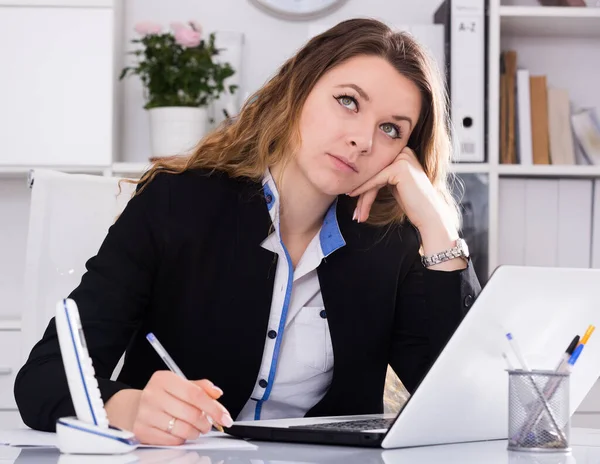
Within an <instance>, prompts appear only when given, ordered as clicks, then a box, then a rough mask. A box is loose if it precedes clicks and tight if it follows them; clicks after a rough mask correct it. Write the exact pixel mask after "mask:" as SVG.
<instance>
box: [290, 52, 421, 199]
mask: <svg viewBox="0 0 600 464" xmlns="http://www.w3.org/2000/svg"><path fill="white" fill-rule="evenodd" d="M420 111H421V95H420V92H419V89H418V88H417V86H416V85H415V84H414V83H413V82H412V81H410V80H409V79H407V78H406V77H404V76H402V75H401V74H400V73H398V71H396V69H395V68H394V67H392V65H391V64H389V63H388V62H387V61H386V60H384V59H383V58H380V57H376V56H357V57H354V58H352V59H350V60H348V61H346V62H344V63H342V64H341V65H338V66H336V67H335V68H333V69H331V70H330V71H328V72H327V73H326V74H325V75H323V77H322V78H321V79H320V80H319V81H318V82H317V83H316V85H315V86H314V88H313V89H312V91H311V92H310V94H309V95H308V97H307V100H306V102H305V104H304V107H303V109H302V114H301V117H300V134H301V137H302V143H301V146H300V148H299V150H298V152H297V156H296V157H295V158H294V161H293V162H295V163H296V164H297V166H298V168H299V171H300V173H301V174H302V175H304V176H305V177H306V179H307V180H308V181H309V182H310V183H311V184H312V185H313V186H314V187H315V188H316V189H317V190H319V191H321V192H323V193H325V194H327V195H339V194H343V193H348V192H350V191H352V190H353V189H354V188H356V187H358V186H359V185H361V184H363V183H364V182H366V181H367V180H369V179H370V178H371V177H373V176H374V175H376V174H377V173H379V172H380V171H381V170H382V169H384V168H385V167H387V166H388V165H389V164H391V163H392V162H393V161H394V159H395V158H396V156H397V155H398V154H399V153H400V152H401V151H402V150H403V149H404V147H405V146H406V143H407V141H408V139H409V137H410V134H411V132H412V130H413V128H414V125H415V124H416V123H417V120H418V117H419V114H420Z"/></svg>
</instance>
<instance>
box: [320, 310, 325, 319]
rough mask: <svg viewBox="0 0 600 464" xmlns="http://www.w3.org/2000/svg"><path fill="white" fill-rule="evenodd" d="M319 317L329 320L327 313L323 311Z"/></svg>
mask: <svg viewBox="0 0 600 464" xmlns="http://www.w3.org/2000/svg"><path fill="white" fill-rule="evenodd" d="M319 316H321V318H322V319H327V312H326V311H325V310H323V311H321V312H320V313H319Z"/></svg>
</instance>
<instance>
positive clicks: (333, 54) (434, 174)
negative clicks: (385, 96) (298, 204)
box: [132, 19, 459, 226]
mask: <svg viewBox="0 0 600 464" xmlns="http://www.w3.org/2000/svg"><path fill="white" fill-rule="evenodd" d="M359 55H371V56H378V57H381V58H384V59H385V60H387V61H388V62H389V63H390V64H391V65H392V66H394V67H395V68H396V69H397V70H398V72H399V73H400V74H402V75H403V76H405V77H407V78H409V79H410V80H412V81H413V82H414V83H415V84H416V85H417V87H418V89H419V91H420V92H421V100H422V104H421V114H420V115H419V120H418V121H417V123H416V124H415V128H414V130H413V132H412V134H411V136H410V138H409V140H408V146H409V147H410V148H412V149H413V150H414V152H415V153H416V154H417V157H418V159H419V161H420V163H421V165H422V166H423V169H424V171H425V173H426V174H427V176H428V178H429V180H430V181H431V183H432V184H433V186H434V187H435V188H436V190H437V191H438V192H439V194H440V196H441V198H443V199H444V200H445V201H446V202H447V203H448V204H449V205H450V206H451V210H452V211H453V212H454V213H455V214H454V219H455V222H456V225H457V226H458V220H459V213H458V208H457V205H456V202H455V200H454V198H453V197H452V195H451V193H450V188H449V183H448V180H449V165H450V162H451V157H452V142H451V138H450V130H449V129H450V119H449V117H448V101H447V95H446V92H445V87H444V84H443V80H442V76H441V74H440V71H439V69H438V67H437V65H436V64H435V60H434V59H432V57H431V56H430V55H429V53H428V52H427V51H426V49H424V48H423V47H422V46H421V45H420V44H419V43H418V42H417V41H416V40H415V39H414V38H413V37H412V36H411V35H410V34H408V33H406V32H394V31H392V30H391V29H390V28H389V27H388V26H387V25H385V24H384V23H382V22H380V21H377V20H374V19H350V20H346V21H343V22H340V23H339V24H337V25H336V26H334V27H332V28H330V29H329V30H327V31H325V32H323V33H322V34H320V35H317V36H315V37H313V38H312V39H310V40H309V41H308V42H307V43H306V44H305V45H304V47H302V48H301V49H300V50H299V51H298V52H297V53H296V54H295V55H294V56H292V57H291V58H290V59H288V60H287V61H286V62H285V63H284V64H283V65H282V66H281V67H280V69H279V71H278V72H277V73H276V74H275V76H274V77H272V78H271V79H270V80H269V81H268V82H267V83H266V84H265V85H264V86H263V87H262V88H261V89H259V90H258V91H257V92H255V93H254V94H253V95H252V96H251V97H250V98H248V100H247V101H246V103H245V104H244V105H243V107H242V109H241V111H240V113H239V115H237V116H236V117H235V118H234V119H230V120H227V121H225V122H224V123H223V124H221V125H220V126H219V127H218V128H216V129H215V130H214V131H213V132H211V133H209V134H207V135H206V136H205V137H204V138H203V139H202V140H200V141H199V143H198V145H197V146H196V147H195V149H194V150H193V152H192V154H191V155H186V156H173V157H168V158H162V159H158V160H156V161H155V162H154V163H153V165H152V166H151V167H150V169H149V170H148V171H146V172H145V173H144V174H143V176H142V177H141V178H140V179H139V180H135V181H132V182H134V183H140V184H146V183H147V182H148V181H150V180H152V179H153V178H154V177H155V176H156V174H157V173H158V172H169V173H172V174H179V173H182V172H184V171H187V170H191V169H209V170H219V171H224V172H226V173H227V174H228V175H229V176H230V177H246V178H250V179H253V180H255V181H260V179H261V178H262V176H263V175H264V173H265V171H266V169H267V167H270V166H273V165H275V164H277V163H279V162H283V163H285V162H286V161H288V160H289V159H290V157H291V156H293V154H294V153H295V152H296V149H297V147H299V145H300V143H301V136H300V131H299V124H298V122H299V120H300V114H301V112H302V108H303V106H304V102H305V101H306V98H307V97H308V95H309V93H310V91H311V90H312V88H313V87H314V85H315V83H316V82H317V81H318V80H319V79H320V78H321V77H322V76H323V75H324V74H325V73H326V72H327V71H329V70H331V69H332V68H334V67H335V66H337V65H339V64H341V63H343V62H345V61H347V60H349V59H351V58H353V57H355V56H359ZM142 188H143V186H142ZM139 190H140V191H141V189H139ZM404 218H405V215H404V212H403V211H402V210H401V208H400V206H399V205H398V203H397V201H396V200H395V199H394V197H393V195H392V193H391V189H387V188H383V189H381V190H380V191H379V194H378V196H377V198H376V200H375V203H374V204H373V207H372V209H371V213H370V216H369V219H368V222H369V223H371V224H373V225H388V224H391V223H393V222H396V221H402V220H403V219H404Z"/></svg>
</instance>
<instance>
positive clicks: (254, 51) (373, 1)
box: [118, 0, 441, 162]
mask: <svg viewBox="0 0 600 464" xmlns="http://www.w3.org/2000/svg"><path fill="white" fill-rule="evenodd" d="M124 1H125V18H124V23H125V34H124V37H125V41H126V43H125V44H124V46H125V47H126V49H131V48H132V44H130V43H129V41H130V40H131V38H132V37H134V36H135V35H136V34H135V32H134V30H133V26H134V24H135V23H136V22H138V21H143V20H151V21H156V22H159V23H161V24H163V25H164V26H165V27H168V24H169V23H170V22H172V21H182V22H185V21H187V20H191V19H195V20H197V21H199V22H200V23H201V24H202V26H203V28H204V30H205V31H206V32H207V33H209V32H211V31H216V30H236V31H241V32H243V33H244V35H245V44H244V58H243V60H244V61H243V71H242V75H241V76H240V77H241V82H242V84H241V89H240V92H241V95H242V96H243V95H245V94H246V92H249V93H252V92H253V91H255V90H257V89H258V88H259V87H260V86H261V85H262V84H263V83H264V82H265V81H266V80H268V78H269V77H270V76H271V75H272V74H274V73H275V71H276V70H277V68H278V66H279V65H281V64H282V63H283V62H284V61H285V60H286V59H287V58H288V57H289V56H291V55H292V54H293V53H294V52H295V51H296V50H297V49H298V48H300V47H301V46H302V45H303V43H304V42H305V41H306V40H307V39H308V29H309V24H308V23H307V22H290V21H284V20H280V19H277V18H273V17H271V16H268V15H267V14H265V13H264V12H262V11H261V10H259V9H257V8H256V7H255V6H254V5H252V4H251V3H250V2H249V1H248V0H169V1H167V0H124ZM440 3H441V0H419V1H411V0H348V2H347V3H346V4H345V5H344V6H343V7H342V8H341V9H339V10H338V11H336V12H334V13H332V14H331V15H330V16H328V17H327V18H326V19H327V21H336V22H337V21H341V20H343V19H348V18H352V17H357V16H363V17H364V16H369V17H374V18H377V19H380V20H383V21H385V22H387V23H388V24H407V23H418V24H429V23H431V22H432V18H433V12H434V11H435V10H436V9H437V7H438V5H439V4H440ZM118 71H120V70H118ZM121 85H122V86H123V87H122V88H121V89H120V90H121V91H122V95H123V101H122V104H123V108H122V111H121V114H122V115H123V121H122V124H121V127H120V135H121V146H120V152H121V153H120V157H121V159H122V160H125V161H141V162H144V161H147V160H148V153H149V138H148V137H149V136H148V120H147V115H146V113H145V111H144V109H143V105H144V99H143V92H142V86H141V84H140V82H139V79H137V78H136V77H131V78H129V79H127V80H126V81H124V82H123V83H122V84H121Z"/></svg>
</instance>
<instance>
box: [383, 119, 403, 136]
mask: <svg viewBox="0 0 600 464" xmlns="http://www.w3.org/2000/svg"><path fill="white" fill-rule="evenodd" d="M381 130H382V131H383V132H385V133H386V134H387V135H389V136H390V137H391V138H393V139H399V138H400V137H401V134H400V128H399V127H398V126H397V125H396V124H392V123H390V122H386V123H385V124H382V125H381Z"/></svg>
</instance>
